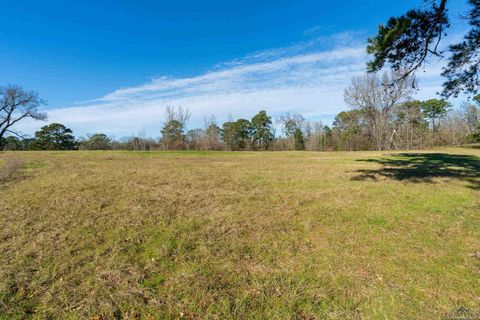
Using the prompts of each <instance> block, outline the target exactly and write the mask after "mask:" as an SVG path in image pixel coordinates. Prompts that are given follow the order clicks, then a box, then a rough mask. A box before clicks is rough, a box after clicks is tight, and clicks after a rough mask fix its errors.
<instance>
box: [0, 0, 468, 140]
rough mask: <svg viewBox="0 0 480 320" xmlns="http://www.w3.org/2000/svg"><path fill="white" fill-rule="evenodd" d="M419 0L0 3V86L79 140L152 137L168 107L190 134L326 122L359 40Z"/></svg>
mask: <svg viewBox="0 0 480 320" xmlns="http://www.w3.org/2000/svg"><path fill="white" fill-rule="evenodd" d="M422 3H423V2H422V0H416V1H412V0H406V1H378V0H377V1H373V0H363V1H361V0H355V1H354V0H350V1H318V0H317V1H310V0H308V1H307V0H297V1H283V0H277V1H258V0H257V1H251V0H246V1H236V2H233V1H125V0H123V1H121V0H117V1H98V0H97V1H90V0H84V1H28V0H24V1H10V0H9V1H7V0H0V7H1V8H2V9H1V17H2V18H1V19H0V85H6V84H20V85H22V86H23V87H24V88H26V89H33V90H35V91H38V92H39V94H40V96H41V97H42V98H44V99H45V100H47V101H48V105H47V106H46V110H47V112H48V113H49V118H50V119H49V120H50V121H58V122H62V123H64V124H66V125H67V126H70V127H71V128H72V129H73V130H74V132H75V134H76V135H85V134H87V133H94V132H105V133H108V134H110V135H114V136H117V137H121V136H127V135H131V134H135V133H136V132H139V131H142V130H145V132H146V133H147V135H149V136H158V135H159V131H160V127H161V125H162V122H163V114H164V110H165V108H166V106H167V105H172V106H175V105H182V106H183V107H185V108H188V109H190V111H191V113H192V118H191V121H190V124H189V127H195V126H200V125H201V124H202V119H203V118H204V117H208V116H210V115H211V114H214V115H216V116H217V118H218V121H219V122H222V121H225V120H227V119H228V118H231V117H233V118H237V117H247V118H249V117H251V116H252V115H253V114H254V113H255V112H256V111H258V110H260V109H265V110H267V111H268V112H269V113H271V114H272V115H273V116H276V115H279V114H280V113H282V112H289V111H290V112H301V113H303V114H304V115H305V116H306V117H307V118H310V119H320V120H323V121H325V122H327V123H328V122H329V121H331V119H332V116H333V115H334V114H336V113H338V112H339V111H341V110H343V109H345V108H346V107H345V105H344V103H343V98H342V96H343V89H344V88H345V87H346V86H347V85H348V84H349V79H350V78H351V76H352V75H355V74H360V73H363V72H364V67H365V61H366V59H367V56H366V54H365V41H366V38H367V37H368V36H372V35H374V34H375V31H376V28H377V25H378V24H379V23H381V22H385V21H386V20H387V19H388V17H389V16H391V15H398V14H401V13H403V12H405V11H406V10H407V9H409V8H412V7H416V6H417V7H418V6H419V5H422ZM454 4H455V7H452V8H451V10H452V11H453V12H460V11H462V10H463V9H464V8H462V7H461V5H462V4H463V1H457V2H455V3H454ZM459 28H461V26H457V25H456V24H455V23H454V26H453V29H452V32H451V33H453V34H454V36H455V32H456V30H457V29H459ZM439 68H440V66H439V65H438V64H435V63H434V64H432V65H431V66H429V70H427V72H426V73H425V74H424V75H423V80H422V79H421V81H420V85H421V89H422V90H421V91H420V93H419V95H420V96H425V97H427V96H431V95H432V94H434V93H435V92H436V90H438V88H439V83H440V82H441V79H440V78H439V77H438V76H437V74H438V71H439ZM44 124H45V123H34V122H25V123H24V124H22V125H20V126H19V128H18V129H19V130H21V131H23V132H24V133H29V134H32V133H33V132H34V131H35V130H37V129H38V128H39V127H40V126H41V125H44Z"/></svg>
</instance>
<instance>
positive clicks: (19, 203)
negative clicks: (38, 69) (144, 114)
mask: <svg viewBox="0 0 480 320" xmlns="http://www.w3.org/2000/svg"><path fill="white" fill-rule="evenodd" d="M13 155H15V157H16V158H18V159H19V160H20V161H21V162H22V167H21V169H20V170H21V172H22V179H20V180H18V181H15V183H10V184H8V185H7V186H5V187H3V188H0V198H1V199H2V201H1V202H0V223H1V225H2V229H1V231H0V257H1V260H2V268H0V319H45V318H49V319H79V318H94V319H95V318H96V319H123V318H126V319H177V318H184V319H204V318H208V319H291V318H296V319H359V318H361V319H413V318H419V319H438V318H441V317H442V316H443V314H444V312H447V311H449V310H450V309H452V308H453V307H455V306H460V305H464V306H468V307H470V308H475V307H477V306H478V305H479V304H480V298H479V297H480V280H479V279H480V278H479V275H480V274H479V272H480V259H478V258H477V257H476V256H475V255H472V254H474V253H475V252H477V251H480V215H479V213H480V210H479V209H480V197H479V196H480V193H479V192H480V190H479V180H480V176H479V175H480V171H478V170H477V169H478V166H479V165H480V158H478V157H479V156H480V150H474V149H439V150H434V151H432V152H426V153H425V152H409V153H395V152H382V153H380V152H358V153H353V152H350V153H349V152H331V153H309V152H265V153H260V152H259V153H221V152H220V153H216V152H203V153H195V152H168V153H167V152H165V153H164V152H153V153H133V152H113V151H112V152H25V153H20V152H19V153H2V154H0V158H2V159H6V158H8V157H11V156H13ZM0 170H1V169H0Z"/></svg>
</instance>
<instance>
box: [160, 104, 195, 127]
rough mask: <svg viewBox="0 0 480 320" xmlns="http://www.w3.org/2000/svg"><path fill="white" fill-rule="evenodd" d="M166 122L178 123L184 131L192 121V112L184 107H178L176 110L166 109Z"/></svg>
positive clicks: (168, 107) (169, 107) (172, 108)
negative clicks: (189, 120) (190, 120)
mask: <svg viewBox="0 0 480 320" xmlns="http://www.w3.org/2000/svg"><path fill="white" fill-rule="evenodd" d="M166 113H167V114H166V119H165V120H166V121H165V122H170V121H178V122H179V123H180V124H181V125H182V127H183V129H185V126H186V125H187V121H188V119H190V115H191V114H190V111H188V109H187V108H185V109H184V108H183V107H182V106H178V107H177V108H176V109H175V108H174V107H171V106H167V109H166Z"/></svg>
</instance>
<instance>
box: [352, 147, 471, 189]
mask: <svg viewBox="0 0 480 320" xmlns="http://www.w3.org/2000/svg"><path fill="white" fill-rule="evenodd" d="M357 161H364V162H374V163H378V164H381V165H382V167H381V168H379V169H370V170H369V169H363V170H358V171H357V172H358V173H359V175H358V176H356V177H354V178H352V180H357V181H362V180H373V181H376V180H378V178H380V177H384V178H389V179H394V180H399V181H409V182H427V183H433V182H434V181H433V178H451V179H459V180H464V181H467V182H469V183H470V187H471V188H473V189H479V190H480V158H478V157H476V156H469V155H456V154H447V153H400V154H393V155H391V157H389V158H381V159H360V160H357Z"/></svg>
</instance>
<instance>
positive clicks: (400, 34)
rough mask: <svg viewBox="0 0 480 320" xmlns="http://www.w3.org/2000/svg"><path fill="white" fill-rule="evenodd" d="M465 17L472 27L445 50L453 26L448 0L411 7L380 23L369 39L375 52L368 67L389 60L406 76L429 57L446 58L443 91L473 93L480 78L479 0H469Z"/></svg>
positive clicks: (369, 48) (380, 65)
mask: <svg viewBox="0 0 480 320" xmlns="http://www.w3.org/2000/svg"><path fill="white" fill-rule="evenodd" d="M468 3H469V5H470V7H469V11H468V13H467V14H465V18H466V20H467V22H468V24H469V26H470V30H469V31H468V32H467V33H466V34H465V35H464V37H463V40H462V41H461V42H459V43H456V44H453V45H450V46H449V47H448V49H446V50H442V49H441V48H442V46H441V41H442V39H443V38H444V37H445V36H446V30H447V29H448V28H449V27H450V21H449V16H448V14H447V13H448V8H447V0H440V1H438V0H432V1H428V2H426V5H427V6H428V8H427V9H412V10H409V11H408V12H407V13H405V14H404V15H401V16H399V17H391V18H390V19H389V20H388V22H387V24H386V25H384V24H381V25H380V26H379V28H378V33H377V35H376V36H374V37H372V38H369V39H368V46H367V51H368V53H370V54H372V55H373V59H372V60H371V61H370V62H368V65H367V67H368V71H370V72H375V71H378V70H380V69H382V68H383V67H384V66H385V64H387V63H388V64H389V65H390V66H391V68H393V69H394V70H396V71H399V70H403V71H404V76H408V75H410V74H413V73H415V71H417V70H418V69H419V68H421V67H422V66H423V65H424V64H425V62H426V61H427V59H428V58H430V57H437V58H447V59H448V64H447V66H446V67H445V68H444V69H443V72H442V75H443V76H444V77H445V82H444V84H443V91H442V95H443V96H444V97H449V96H452V95H453V96H457V95H458V94H460V93H462V92H463V93H466V94H469V95H470V96H473V95H476V94H477V93H478V92H479V87H480V79H479V71H480V69H479V68H480V0H468Z"/></svg>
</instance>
